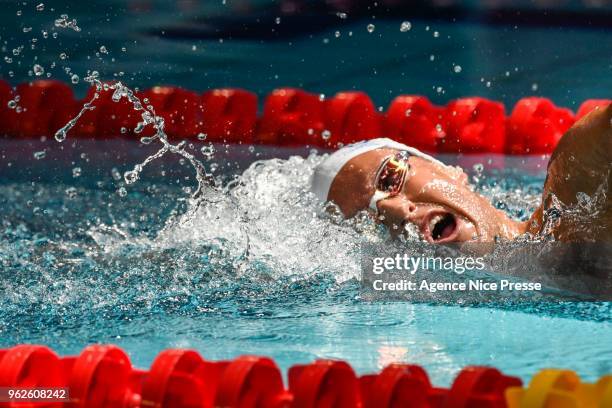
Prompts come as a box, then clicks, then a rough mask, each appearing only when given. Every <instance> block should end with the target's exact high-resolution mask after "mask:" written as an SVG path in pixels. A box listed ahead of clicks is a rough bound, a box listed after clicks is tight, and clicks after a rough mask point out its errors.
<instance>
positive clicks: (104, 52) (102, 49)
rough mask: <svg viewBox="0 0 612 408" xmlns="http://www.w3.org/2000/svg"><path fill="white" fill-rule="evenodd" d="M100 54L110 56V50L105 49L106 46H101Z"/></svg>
mask: <svg viewBox="0 0 612 408" xmlns="http://www.w3.org/2000/svg"><path fill="white" fill-rule="evenodd" d="M100 52H101V53H102V54H108V50H107V49H106V47H105V46H104V45H101V46H100Z"/></svg>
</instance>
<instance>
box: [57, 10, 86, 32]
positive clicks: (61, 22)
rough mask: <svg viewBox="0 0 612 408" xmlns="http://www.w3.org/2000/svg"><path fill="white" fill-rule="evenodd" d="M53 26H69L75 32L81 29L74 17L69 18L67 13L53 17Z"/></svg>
mask: <svg viewBox="0 0 612 408" xmlns="http://www.w3.org/2000/svg"><path fill="white" fill-rule="evenodd" d="M55 26H56V27H58V28H70V29H72V30H74V31H76V32H80V31H81V28H80V27H79V26H78V25H77V21H76V19H74V18H73V19H72V20H69V17H68V14H62V15H61V16H60V18H57V19H55Z"/></svg>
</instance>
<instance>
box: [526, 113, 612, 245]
mask: <svg viewBox="0 0 612 408" xmlns="http://www.w3.org/2000/svg"><path fill="white" fill-rule="evenodd" d="M611 121H612V105H608V107H607V108H602V109H598V110H595V111H593V112H591V113H590V114H588V115H587V116H585V117H583V118H582V119H581V120H579V121H578V122H576V123H575V124H574V126H572V127H571V128H570V129H569V130H568V131H567V132H566V133H565V135H564V136H563V138H561V140H560V141H559V144H558V145H557V148H556V149H555V151H554V152H553V154H552V156H551V158H550V162H549V164H548V174H547V176H546V181H545V182H544V191H543V194H542V203H543V204H542V205H543V206H544V207H546V204H547V202H548V200H550V199H551V193H552V194H554V195H555V196H556V198H557V199H558V200H559V201H561V203H563V204H564V205H569V206H571V205H575V204H576V202H577V198H576V194H577V193H579V192H583V193H586V194H587V195H589V196H593V194H594V193H595V192H596V191H597V189H598V188H599V187H600V186H602V185H603V188H604V189H605V190H607V191H610V183H611V182H612V175H610V176H609V177H608V173H609V172H610V171H611V169H612V123H611ZM606 195H609V193H606ZM607 200H608V202H607V204H606V206H605V208H604V209H603V211H601V212H600V213H599V214H597V215H595V214H594V216H597V217H601V222H603V223H607V224H603V225H605V226H606V229H607V238H610V237H611V234H612V225H610V222H611V220H610V215H611V212H610V198H609V197H608V198H607ZM542 205H541V206H540V208H538V209H537V210H536V212H535V213H534V215H533V216H532V218H531V220H530V222H529V223H528V226H527V230H528V231H529V232H531V233H539V232H541V228H542V211H543V210H542ZM575 230H576V228H575V227H572V226H571V225H567V223H566V224H564V223H561V224H560V225H559V226H558V227H557V228H555V229H554V230H553V234H554V235H555V237H556V238H558V239H564V237H565V238H567V237H568V234H570V235H571V233H572V232H574V231H575ZM578 238H580V237H578ZM588 238H601V237H588Z"/></svg>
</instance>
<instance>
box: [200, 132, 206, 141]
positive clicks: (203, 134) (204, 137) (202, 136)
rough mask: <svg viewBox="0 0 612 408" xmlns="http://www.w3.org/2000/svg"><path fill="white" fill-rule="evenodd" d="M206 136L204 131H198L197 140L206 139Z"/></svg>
mask: <svg viewBox="0 0 612 408" xmlns="http://www.w3.org/2000/svg"><path fill="white" fill-rule="evenodd" d="M207 136H208V135H207V134H206V133H198V140H206V137H207Z"/></svg>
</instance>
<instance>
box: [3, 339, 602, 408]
mask: <svg viewBox="0 0 612 408" xmlns="http://www.w3.org/2000/svg"><path fill="white" fill-rule="evenodd" d="M287 377H288V386H287V387H285V384H284V383H283V378H282V375H281V371H280V370H279V368H278V366H277V365H276V363H275V362H274V361H273V360H271V359H269V358H266V357H257V356H241V357H237V358H235V359H233V360H229V361H208V360H205V359H204V358H202V356H200V354H199V353H198V352H197V351H194V350H182V349H170V350H165V351H162V352H161V353H160V354H159V355H158V356H157V358H156V359H155V361H154V362H153V363H152V365H151V368H150V369H149V370H148V371H146V370H138V369H135V368H134V367H132V364H131V362H130V359H129V357H128V355H127V354H126V353H125V352H124V351H123V350H121V349H120V348H119V347H117V346H113V345H92V346H89V347H86V348H85V349H84V350H83V351H82V352H81V354H80V355H78V356H71V357H63V358H61V357H58V356H57V355H56V354H55V353H54V352H53V351H52V350H50V349H49V348H47V347H44V346H36V345H18V346H15V347H13V348H10V349H6V350H0V406H2V407H22V406H28V407H29V406H37V407H40V406H42V407H46V408H68V407H70V408H76V407H79V408H81V407H82V408H146V407H158V408H162V407H171V408H209V407H210V408H212V407H225V408H230V407H236V408H238V407H240V408H387V407H389V408H391V407H394V408H400V407H421V408H504V407H508V408H519V407H542V408H545V407H556V406H564V407H566V406H567V407H569V406H572V407H574V406H575V407H587V406H588V407H599V408H606V407H608V408H609V407H611V406H612V375H606V376H603V377H601V378H600V379H599V380H598V381H597V382H596V383H592V384H591V383H583V382H581V380H580V378H579V377H578V375H577V374H576V373H575V372H573V371H570V370H555V369H545V370H541V371H540V372H539V373H537V374H536V375H535V376H534V377H533V378H532V380H531V382H530V384H529V385H528V386H527V387H525V388H524V387H523V383H522V381H521V380H520V379H519V378H517V377H513V376H508V375H505V374H503V373H502V372H501V371H499V370H498V369H496V368H492V367H476V366H472V367H466V368H464V369H463V370H461V371H460V372H459V373H458V375H457V376H456V377H455V379H454V381H453V383H452V384H451V386H450V387H449V388H441V387H435V386H433V385H432V384H431V382H430V380H429V376H428V375H427V372H426V371H425V370H424V369H423V368H422V367H420V366H418V365H409V364H391V365H389V366H387V367H386V368H384V369H383V370H382V371H381V372H380V373H377V374H370V375H363V376H358V375H357V374H356V373H355V371H354V370H353V368H352V367H351V366H350V365H349V364H347V363H346V362H344V361H338V360H317V361H315V362H313V363H310V364H306V365H294V366H293V367H291V368H290V369H289V372H288V376H287ZM52 388H53V389H58V388H61V389H65V390H66V391H67V393H66V394H67V396H65V397H64V398H63V399H57V398H56V399H55V400H51V399H49V400H44V401H42V402H40V400H39V402H38V403H37V404H28V402H27V401H26V400H28V399H29V398H27V397H23V398H21V400H20V399H19V398H15V397H13V399H12V400H11V401H9V399H10V398H9V397H11V395H10V394H9V391H11V390H13V391H15V390H22V391H23V390H26V391H28V390H30V391H33V390H34V389H39V390H40V389H52ZM13 394H14V393H13ZM537 401H539V402H537ZM547 401H548V402H547ZM555 401H556V403H555ZM556 404H559V405H556Z"/></svg>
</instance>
